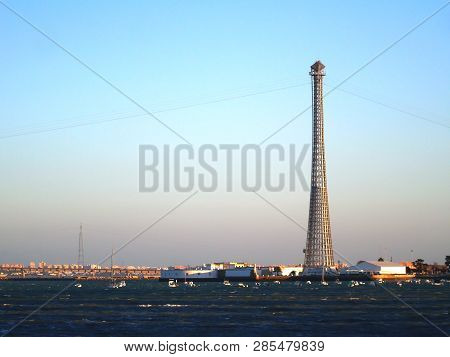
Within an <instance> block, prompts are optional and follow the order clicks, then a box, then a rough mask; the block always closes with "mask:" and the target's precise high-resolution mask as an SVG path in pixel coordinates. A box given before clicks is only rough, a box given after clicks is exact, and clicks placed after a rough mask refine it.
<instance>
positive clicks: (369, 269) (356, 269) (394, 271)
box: [343, 260, 406, 275]
mask: <svg viewBox="0 0 450 357" xmlns="http://www.w3.org/2000/svg"><path fill="white" fill-rule="evenodd" d="M343 272H344V273H345V274H360V273H370V274H374V275H405V274H406V267H405V266H404V265H402V264H401V263H394V262H384V261H381V262H379V261H365V260H362V261H359V262H358V264H356V265H353V266H350V267H348V268H345V269H343Z"/></svg>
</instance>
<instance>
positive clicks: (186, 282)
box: [184, 281, 197, 288]
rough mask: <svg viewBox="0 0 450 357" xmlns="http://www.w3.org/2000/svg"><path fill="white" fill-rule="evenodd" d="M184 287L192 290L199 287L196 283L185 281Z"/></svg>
mask: <svg viewBox="0 0 450 357" xmlns="http://www.w3.org/2000/svg"><path fill="white" fill-rule="evenodd" d="M184 285H185V286H188V287H190V288H195V287H196V286H197V285H195V283H194V282H193V281H185V282H184Z"/></svg>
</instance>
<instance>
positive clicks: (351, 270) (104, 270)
mask: <svg viewBox="0 0 450 357" xmlns="http://www.w3.org/2000/svg"><path fill="white" fill-rule="evenodd" d="M449 266H450V256H447V257H446V262H445V264H442V265H440V264H437V263H434V264H427V263H425V262H424V261H423V260H422V259H417V260H416V261H414V262H411V261H407V262H399V263H396V262H391V261H390V262H385V261H384V260H383V259H381V258H380V259H379V260H377V261H359V262H358V263H357V264H355V265H352V266H348V265H346V264H342V263H339V262H338V264H336V271H337V273H338V274H340V275H348V276H352V275H355V276H356V275H358V274H370V275H376V276H386V277H401V276H411V275H419V276H420V275H439V274H441V275H442V274H448V272H449ZM303 268H304V267H303V265H258V264H254V263H247V262H233V261H232V262H213V263H207V264H203V265H198V266H181V265H178V266H169V267H162V268H161V267H148V266H133V265H128V266H119V265H113V266H112V268H111V267H105V266H100V265H98V264H89V265H84V266H83V265H78V264H49V263H46V262H44V261H40V262H39V263H37V264H36V263H35V262H30V263H29V264H28V266H24V264H21V263H4V264H0V279H45V278H47V279H110V278H111V276H114V277H117V278H124V279H161V280H183V279H184V280H212V281H214V280H219V281H220V280H253V279H269V280H270V279H288V278H294V279H295V278H296V277H297V278H298V277H301V276H302V273H303ZM319 273H320V272H319ZM318 275H320V274H318Z"/></svg>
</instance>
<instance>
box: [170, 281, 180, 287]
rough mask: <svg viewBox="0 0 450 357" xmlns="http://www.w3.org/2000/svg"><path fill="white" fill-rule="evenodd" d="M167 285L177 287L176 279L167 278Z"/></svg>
mask: <svg viewBox="0 0 450 357" xmlns="http://www.w3.org/2000/svg"><path fill="white" fill-rule="evenodd" d="M168 286H169V288H178V283H177V281H176V280H169V283H168Z"/></svg>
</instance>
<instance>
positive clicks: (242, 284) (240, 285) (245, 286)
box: [238, 283, 248, 288]
mask: <svg viewBox="0 0 450 357" xmlns="http://www.w3.org/2000/svg"><path fill="white" fill-rule="evenodd" d="M238 286H239V287H240V288H248V285H247V284H244V283H239V284H238Z"/></svg>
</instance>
